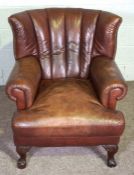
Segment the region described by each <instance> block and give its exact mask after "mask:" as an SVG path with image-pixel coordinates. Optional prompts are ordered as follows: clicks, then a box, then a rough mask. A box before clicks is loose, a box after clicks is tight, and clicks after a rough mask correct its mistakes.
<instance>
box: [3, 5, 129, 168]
mask: <svg viewBox="0 0 134 175" xmlns="http://www.w3.org/2000/svg"><path fill="white" fill-rule="evenodd" d="M9 23H10V25H11V27H12V31H13V39H14V54H15V58H16V63H15V66H14V68H13V70H12V73H11V75H10V77H9V80H8V82H7V85H6V92H7V94H8V96H9V98H11V99H12V100H14V101H15V102H16V106H17V111H16V112H15V113H14V115H13V120H12V129H13V135H14V143H15V145H16V151H17V152H18V154H19V155H20V158H19V160H18V163H17V165H18V168H25V167H26V153H27V152H28V150H29V149H30V147H32V146H40V147H47V146H89V145H91V146H93V145H102V146H103V147H104V148H105V149H106V151H107V154H108V158H107V165H108V166H109V167H114V166H116V162H115V159H114V154H115V153H116V152H117V150H118V143H119V139H120V136H121V135H122V133H123V130H124V126H125V122H124V116H123V114H122V112H120V111H118V110H116V109H115V107H116V102H117V101H118V100H121V99H122V98H123V97H124V96H125V95H126V92H127V86H126V84H125V82H124V79H123V77H122V75H121V73H120V71H119V69H118V67H117V65H116V63H115V62H114V57H115V52H116V40H117V31H118V27H119V25H120V23H121V18H120V17H119V16H117V15H115V14H112V13H109V12H105V11H99V10H87V9H73V8H72V9H70V8H65V9H59V8H49V9H39V10H29V11H24V12H20V13H17V14H14V15H12V16H10V17H9Z"/></svg>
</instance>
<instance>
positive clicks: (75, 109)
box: [13, 79, 124, 137]
mask: <svg viewBox="0 0 134 175" xmlns="http://www.w3.org/2000/svg"><path fill="white" fill-rule="evenodd" d="M123 129H124V117H123V114H122V113H121V112H119V111H113V110H110V109H107V108H105V107H104V106H102V105H101V104H100V102H99V100H98V98H97V96H96V94H95V92H94V90H93V87H92V84H91V82H90V81H89V80H84V79H83V80H82V79H61V80H42V82H41V85H40V89H39V91H38V95H37V97H36V99H35V101H34V104H33V106H32V107H31V108H29V109H27V110H25V111H18V112H16V113H15V115H14V118H13V130H14V133H15V134H16V135H19V136H26V137H30V136H31V137H34V136H35V137H36V136H39V137H49V136H58V137H59V136H64V137H67V136H73V137H75V136H91V137H92V136H93V137H94V136H120V135H121V134H122V132H123Z"/></svg>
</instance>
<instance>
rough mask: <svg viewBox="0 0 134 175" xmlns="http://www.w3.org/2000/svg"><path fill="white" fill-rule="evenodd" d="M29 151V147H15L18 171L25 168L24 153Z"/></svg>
mask: <svg viewBox="0 0 134 175" xmlns="http://www.w3.org/2000/svg"><path fill="white" fill-rule="evenodd" d="M29 149H30V147H28V146H16V151H17V153H18V154H19V156H20V158H19V159H18V161H17V167H18V168H19V169H24V168H25V167H26V153H27V152H28V151H29Z"/></svg>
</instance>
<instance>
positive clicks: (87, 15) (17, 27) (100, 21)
mask: <svg viewBox="0 0 134 175" xmlns="http://www.w3.org/2000/svg"><path fill="white" fill-rule="evenodd" d="M9 22H10V24H11V27H12V30H13V35H14V53H15V57H16V59H20V58H22V57H27V56H29V55H33V56H36V57H37V58H38V59H39V60H40V64H41V67H42V75H43V78H44V79H52V78H65V77H77V78H87V77H88V73H89V66H90V62H91V59H92V58H93V57H95V56H98V55H105V56H107V57H109V58H114V54H115V49H116V34H117V29H118V26H119V24H120V22H121V18H120V17H119V16H117V15H115V14H112V13H108V12H104V11H98V10H87V9H71V8H66V9H64V8H61V9H59V8H50V9H38V10H30V11H24V12H20V13H17V14H14V15H12V16H10V17H9Z"/></svg>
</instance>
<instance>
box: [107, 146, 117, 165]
mask: <svg viewBox="0 0 134 175" xmlns="http://www.w3.org/2000/svg"><path fill="white" fill-rule="evenodd" d="M104 148H105V149H106V151H107V155H108V158H107V165H108V166H109V167H111V168H112V167H115V166H116V165H117V164H116V161H115V159H114V155H115V154H116V153H117V151H118V145H105V146H104Z"/></svg>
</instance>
